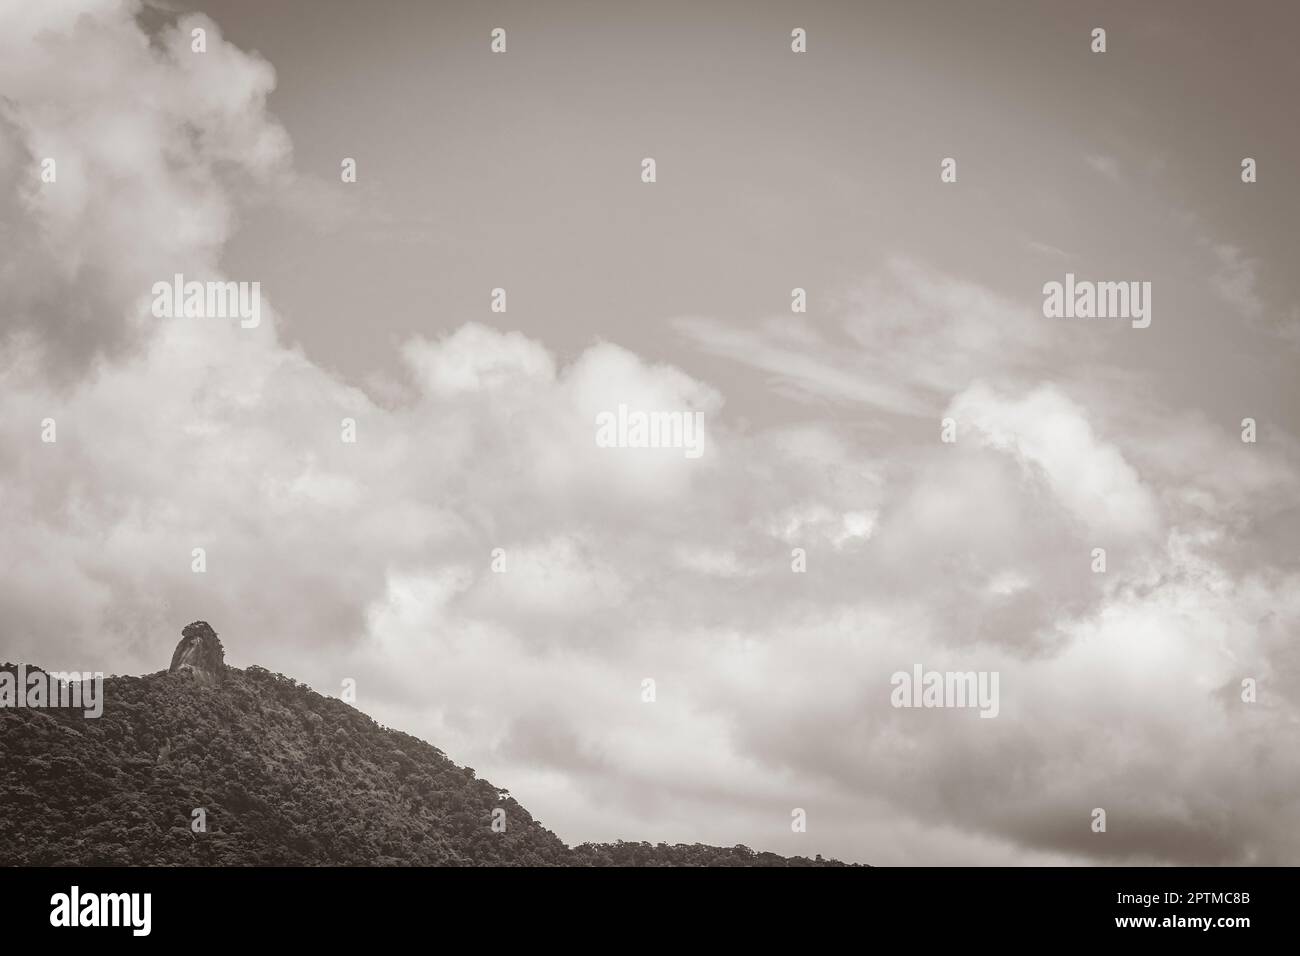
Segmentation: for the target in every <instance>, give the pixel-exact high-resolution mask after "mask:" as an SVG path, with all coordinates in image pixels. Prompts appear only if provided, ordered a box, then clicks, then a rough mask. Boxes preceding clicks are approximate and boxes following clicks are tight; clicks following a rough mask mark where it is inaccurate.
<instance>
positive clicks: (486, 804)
mask: <svg viewBox="0 0 1300 956" xmlns="http://www.w3.org/2000/svg"><path fill="white" fill-rule="evenodd" d="M26 669H27V671H28V672H29V673H30V672H33V671H36V670H38V669H37V668H35V667H33V666H31V665H28V666H27V668H26ZM17 670H18V665H14V664H5V665H3V666H0V671H9V672H10V673H13V674H15V675H16V674H17ZM11 686H12V682H11ZM103 697H104V707H103V713H102V715H101V716H99V717H96V718H88V717H87V716H86V715H85V713H84V710H83V709H80V708H66V707H65V708H49V707H45V708H40V707H31V706H24V707H15V706H0V864H3V865H15V864H18V865H63V864H68V865H91V864H123V865H150V864H152V865H159V864H163V865H165V864H176V865H209V864H211V865H268V864H279V865H484V864H487V865H523V866H536V865H553V866H563V865H626V866H699V865H728V866H736V865H749V866H754V865H757V866H792V865H793V866H800V865H804V866H806V865H814V866H815V865H830V864H827V863H824V862H823V861H821V860H820V859H818V860H815V861H814V860H808V859H805V858H802V857H794V858H784V857H780V856H777V855H775V854H771V853H755V852H754V851H752V850H749V849H748V848H746V847H733V848H730V849H726V848H719V847H710V846H702V845H691V846H686V845H677V846H667V845H664V844H660V845H658V846H651V845H650V844H647V843H624V842H619V843H615V844H583V845H581V846H578V847H575V848H572V849H571V848H569V847H567V846H566V845H565V844H564V843H563V842H562V841H561V840H560V839H559V838H558V837H557V836H556V835H555V834H554V833H552V832H551V831H550V830H548V829H546V828H545V827H544V826H542V825H541V824H540V823H539V822H537V821H536V820H534V819H533V817H532V816H531V815H530V814H529V813H528V811H527V810H525V809H524V808H523V807H522V806H521V805H520V804H519V803H518V802H516V801H515V800H514V799H512V798H511V797H510V796H508V795H507V794H506V792H505V791H503V790H499V789H498V788H497V787H495V786H493V785H492V784H490V783H488V782H487V781H486V780H482V779H479V778H478V777H477V776H475V773H474V771H473V769H471V768H468V767H459V766H457V765H456V764H454V763H453V762H452V761H451V760H450V759H449V758H448V757H447V756H446V755H445V754H444V753H443V752H442V751H441V750H439V749H438V748H436V747H433V746H431V745H429V744H427V743H425V742H424V741H422V740H418V739H416V738H415V737H412V736H410V735H408V734H404V733H402V732H400V731H397V730H391V729H388V728H386V727H382V726H380V725H379V724H377V723H376V722H375V721H374V720H372V719H371V718H369V717H367V716H366V715H365V714H363V713H361V712H360V711H358V710H357V709H355V708H354V707H352V706H350V705H348V704H346V703H344V702H343V701H340V700H336V699H334V698H330V697H325V696H322V695H321V694H318V693H316V692H315V691H313V690H311V689H310V688H309V687H307V686H306V685H305V684H300V683H298V682H296V681H294V680H292V679H290V678H288V677H284V676H281V675H279V674H272V673H270V672H269V671H267V670H265V669H263V668H260V667H249V668H247V669H244V670H241V669H238V668H233V667H229V666H227V665H226V664H225V663H224V654H223V651H222V648H221V644H220V641H219V640H218V639H217V636H216V634H215V633H214V632H213V631H212V630H211V628H210V627H208V625H206V624H205V623H203V622H195V623H194V624H191V625H189V626H188V627H187V628H186V629H185V631H184V637H183V638H182V640H181V643H180V645H179V646H178V647H177V649H176V653H175V654H174V655H173V658H172V665H171V668H170V669H169V670H167V671H161V672H158V673H155V674H149V675H146V676H144V677H110V678H107V679H105V681H104V690H103ZM494 811H503V813H501V812H498V813H494ZM494 818H495V819H496V820H497V827H496V828H494V827H493V821H494ZM200 824H201V826H200ZM502 824H504V825H502Z"/></svg>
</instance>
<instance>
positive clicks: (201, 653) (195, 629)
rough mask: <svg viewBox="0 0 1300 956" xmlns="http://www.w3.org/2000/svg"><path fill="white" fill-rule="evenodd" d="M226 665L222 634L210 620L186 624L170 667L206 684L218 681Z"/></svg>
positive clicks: (175, 672) (173, 670) (171, 671)
mask: <svg viewBox="0 0 1300 956" xmlns="http://www.w3.org/2000/svg"><path fill="white" fill-rule="evenodd" d="M225 669H226V651H225V648H223V647H222V646H221V638H219V637H217V632H216V631H214V630H213V629H212V625H211V624H209V623H208V622H207V621H195V622H194V623H193V624H187V625H185V627H184V629H183V630H182V631H181V641H180V643H179V644H177V645H176V650H175V651H173V652H172V663H171V666H170V667H169V668H167V670H168V672H169V673H172V674H185V675H187V676H188V677H191V678H193V679H194V680H196V681H198V682H200V683H204V684H215V683H218V682H219V681H220V680H221V678H222V676H223V674H224V673H225Z"/></svg>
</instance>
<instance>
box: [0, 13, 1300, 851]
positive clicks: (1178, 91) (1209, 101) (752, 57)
mask: <svg viewBox="0 0 1300 956" xmlns="http://www.w3.org/2000/svg"><path fill="white" fill-rule="evenodd" d="M1295 26H1296V14H1295V13H1294V12H1293V11H1290V10H1289V9H1288V8H1286V7H1285V6H1283V5H1280V4H1276V3H1265V2H1257V3H1251V2H1246V3H1238V4H1233V5H1225V4H1217V3H1214V4H1212V3H1196V2H1179V3H1176V4H1175V3H1172V2H1151V3H1144V4H1141V5H1133V4H1128V3H1078V4H1069V5H1065V4H1041V3H1028V2H1020V3H1008V2H981V3H969V4H956V3H930V2H913V3H879V4H870V3H848V2H845V3H836V2H810V3H800V4H793V3H762V2H757V3H756V2H745V3H740V2H735V3H731V2H712V3H708V4H699V3H682V2H661V3H656V4H639V3H638V4H634V3H596V2H580V0H564V2H558V0H557V2H529V3H506V2H495V3H473V4H471V3H448V2H431V3H427V4H410V3H399V2H374V3H367V4H355V3H345V2H335V0H313V2H311V3H306V2H296V0H278V2H276V3H265V2H236V0H211V2H200V3H188V2H185V3H169V4H160V3H147V4H145V3H141V2H136V0H66V2H65V0H59V2H50V3H44V4H29V3H18V2H16V0H0V249H2V250H3V253H0V526H2V527H3V528H4V538H3V540H4V543H3V545H2V546H0V560H2V561H3V572H4V573H3V574H0V609H3V614H0V622H2V623H0V658H9V659H11V660H24V661H30V662H33V663H38V664H41V665H42V666H45V667H49V668H52V669H66V670H93V669H102V670H104V671H105V672H107V673H143V672H150V671H155V670H158V669H159V668H161V667H164V666H165V665H166V663H167V661H168V660H169V659H170V654H171V651H172V648H173V647H174V645H175V643H176V641H177V640H178V639H179V635H180V629H181V627H183V626H184V625H185V624H187V623H189V622H190V621H192V620H196V619H203V620H207V621H209V622H211V623H212V625H213V626H214V628H215V629H216V630H217V631H218V632H219V634H220V635H221V637H222V640H223V642H224V644H225V647H226V652H227V660H228V661H229V662H230V663H232V664H235V665H237V666H247V665H249V664H253V663H257V664H260V665H263V666H266V667H268V668H270V669H272V670H276V671H281V672H283V673H286V674H289V675H291V676H293V677H295V678H297V679H299V680H303V681H306V682H308V683H310V684H311V685H312V686H313V687H315V688H316V689H317V690H319V691H321V692H322V693H329V694H338V693H339V692H340V688H341V687H342V686H343V682H344V681H346V680H352V681H355V682H356V689H357V706H358V707H360V708H361V709H362V710H364V711H365V712H367V713H369V714H371V715H372V716H374V717H375V718H376V719H377V720H379V721H381V722H382V723H384V724H386V725H388V726H392V727H396V728H398V729H401V730H404V731H406V732H409V733H412V734H416V735H418V736H420V737H422V738H424V739H427V740H429V741H430V742H432V743H434V744H435V745H437V746H439V747H441V748H442V749H443V750H445V751H446V752H447V753H448V755H449V756H451V757H452V758H453V759H454V760H456V761H457V762H458V763H461V764H467V765H470V766H473V767H474V768H475V769H476V770H477V771H478V773H479V774H480V775H482V776H484V777H486V778H488V779H490V780H492V781H493V782H494V783H496V784H498V785H500V786H505V787H508V788H509V789H510V790H511V792H512V794H513V795H514V796H515V797H516V798H517V799H518V800H519V801H520V802H521V803H522V804H523V805H525V806H527V807H528V808H529V810H530V811H531V812H532V813H533V814H534V815H535V816H536V817H537V818H538V819H540V820H541V821H542V822H543V823H545V824H546V825H547V826H549V827H551V828H552V829H554V830H555V831H556V832H557V833H558V834H559V835H560V836H561V837H562V838H563V839H565V840H566V841H568V842H570V843H576V842H581V841H583V840H612V839H618V838H622V839H630V840H641V839H644V840H651V841H660V840H663V841H667V842H692V841H700V842H707V843H713V844H722V845H731V844H734V843H737V842H743V843H745V844H746V845H748V846H751V847H755V848H758V849H770V850H774V851H776V852H781V853H800V854H805V855H813V854H816V853H821V854H824V855H826V856H834V857H837V858H840V859H845V860H852V861H857V862H867V863H875V864H887V865H888V864H892V865H909V864H945V865H947V864H981V865H999V864H1017V865H1019V864H1067V863H1084V864H1100V863H1123V864H1130V863H1184V864H1228V863H1246V864H1248V863H1262V864H1276V863H1295V862H1297V860H1298V859H1300V836H1297V834H1300V826H1297V824H1300V803H1298V801H1300V797H1298V796H1297V794H1298V793H1300V789H1298V787H1297V784H1300V757H1298V756H1297V753H1298V751H1297V748H1296V747H1295V739H1296V738H1295V735H1296V733H1297V729H1298V727H1300V691H1297V687H1300V681H1298V680H1297V678H1298V677H1300V673H1298V671H1300V658H1298V655H1297V652H1296V650H1295V646H1296V644H1295V641H1296V637H1297V625H1298V624H1300V587H1297V584H1300V579H1298V578H1300V575H1298V572H1300V567H1298V565H1300V562H1298V561H1297V558H1298V555H1297V549H1296V547H1295V541H1296V532H1297V530H1300V509H1298V508H1297V505H1298V494H1297V492H1298V488H1300V485H1298V484H1297V468H1300V448H1298V446H1297V434H1298V432H1300V420H1298V413H1300V403H1298V402H1297V385H1296V381H1297V376H1296V371H1297V368H1298V367H1300V289H1297V282H1298V281H1300V280H1298V279H1297V277H1296V273H1295V269H1294V264H1295V262H1296V261H1297V253H1298V252H1300V250H1298V249H1297V240H1296V235H1297V231H1296V228H1295V224H1296V222H1297V221H1298V220H1300V190H1297V188H1296V186H1295V180H1296V173H1297V165H1298V160H1297V157H1300V127H1297V124H1296V123H1295V121H1294V120H1295V106H1294V102H1293V100H1294V97H1293V95H1292V91H1294V90H1295V89H1297V88H1300V61H1297V60H1296V58H1295V57H1294V55H1293V53H1292V51H1291V49H1290V42H1289V38H1290V36H1291V35H1292V34H1293V33H1294V29H1295ZM497 27H500V28H502V29H504V30H505V31H506V35H507V49H506V52H504V53H493V52H492V50H491V48H490V41H491V31H492V30H493V29H494V28H497ZM1096 27H1101V28H1104V29H1105V30H1106V43H1107V48H1106V50H1105V52H1104V53H1103V52H1093V50H1092V49H1091V47H1092V44H1093V40H1092V31H1093V29H1094V28H1096ZM196 28H200V29H203V30H205V31H206V39H207V46H206V50H205V51H203V52H201V53H200V52H196V51H195V50H194V49H193V46H192V31H193V30H194V29H196ZM795 28H802V29H804V30H806V33H807V50H806V52H803V53H795V52H793V51H792V49H791V31H792V30H793V29H795ZM646 157H653V158H654V159H655V162H656V181H655V182H653V183H646V182H643V181H642V176H641V171H642V160H643V159H644V158H646ZM1246 157H1250V158H1253V159H1254V160H1255V162H1256V168H1257V180H1256V181H1255V182H1250V183H1247V182H1243V180H1242V166H1241V164H1242V160H1243V158H1246ZM344 158H351V159H354V160H355V161H356V169H357V176H356V181H355V182H344V181H343V179H342V177H341V175H340V170H341V163H342V161H343V160H344ZM945 158H953V159H955V161H956V181H955V182H944V181H943V180H942V178H941V175H940V173H941V165H940V164H941V162H942V161H943V160H944V159H945ZM46 159H54V160H55V162H56V164H57V166H56V168H57V178H56V179H55V180H54V181H53V182H49V181H46V180H45V179H44V178H43V176H42V169H43V165H42V164H43V161H44V160H46ZM176 273H183V274H184V275H185V276H186V277H187V278H194V279H200V280H208V279H213V280H216V279H227V280H232V281H248V282H252V281H256V282H259V283H260V289H261V295H262V321H261V323H260V324H259V325H258V326H257V327H256V328H241V326H240V324H239V323H238V322H237V321H236V322H232V321H230V320H225V319H193V318H191V319H175V318H158V317H156V316H155V315H153V314H152V311H151V308H150V300H151V289H152V286H153V284H154V283H155V282H158V281H170V280H171V278H172V276H173V275H174V274H176ZM1067 273H1071V274H1074V275H1076V276H1077V277H1078V278H1079V279H1081V280H1095V281H1124V282H1128V281H1136V282H1149V283H1150V284H1151V285H1150V288H1151V298H1150V304H1151V323H1150V325H1149V327H1147V328H1135V327H1133V325H1132V324H1131V323H1130V322H1129V321H1127V320H1125V319H1119V320H1115V319H1091V320H1090V319H1063V318H1052V317H1048V316H1046V315H1044V312H1043V299H1044V293H1043V288H1044V284H1045V283H1049V282H1052V281H1064V278H1065V276H1066V274H1067ZM495 288H504V289H505V290H506V291H507V294H508V307H507V310H506V311H505V312H503V313H502V312H493V311H492V309H491V300H492V290H493V289H495ZM794 288H802V289H804V290H806V293H807V311H806V312H804V313H794V312H792V310H791V290H792V289H794ZM620 404H623V405H627V406H629V407H630V408H633V409H647V410H660V411H675V410H689V411H691V412H692V413H694V412H698V413H700V414H701V415H702V416H703V421H704V422H705V443H704V453H703V454H702V455H701V456H700V457H699V458H689V457H687V456H685V455H683V454H682V452H681V450H680V449H640V448H614V449H611V448H601V447H599V446H598V444H597V442H596V441H594V440H593V421H594V420H595V418H596V416H597V415H599V414H600V413H601V412H603V411H609V410H612V409H616V408H617V407H618V406H619V405H620ZM345 418H346V419H351V420H353V421H354V422H355V433H356V441H355V442H354V443H353V442H345V441H343V440H341V437H340V436H341V422H342V420H343V419H345ZM1246 418H1250V419H1253V420H1254V422H1255V429H1256V434H1255V439H1256V440H1255V441H1253V442H1246V441H1243V440H1242V431H1243V424H1242V422H1243V419H1246ZM50 419H52V420H53V421H54V423H55V425H56V430H57V439H56V440H54V441H49V440H46V436H47V432H48V429H47V427H46V425H45V422H46V421H47V420H50ZM945 419H948V420H951V422H952V423H953V427H954V429H955V439H956V440H955V441H951V442H948V441H944V440H943V437H942V436H943V422H944V421H945ZM194 548H203V549H204V552H205V557H206V569H205V570H204V571H203V573H195V571H194V570H193V557H192V554H193V549H194ZM1096 548H1104V549H1105V552H1106V569H1105V571H1104V572H1097V571H1095V570H1094V568H1095V566H1096V565H1095V557H1094V549H1096ZM495 549H501V550H500V551H499V552H496V553H497V554H499V555H500V556H501V557H502V559H503V560H500V561H496V562H495V563H496V570H494V558H493V555H494V552H495ZM795 549H801V553H802V554H803V557H804V561H805V567H806V570H803V571H795V570H794V566H795V565H796V564H797V563H798V562H797V560H796V558H795V554H794V552H795ZM502 568H504V570H501V569H502ZM917 665H920V666H922V667H923V668H925V669H927V670H937V671H963V672H964V671H978V672H988V673H997V674H998V675H999V677H1000V682H999V687H1000V708H999V712H998V715H997V717H996V718H995V719H988V720H986V719H981V718H980V717H979V715H978V713H976V712H974V711H972V710H969V709H968V710H961V709H952V708H948V709H944V708H939V709H924V708H920V709H918V708H898V707H895V706H893V704H892V703H891V690H892V687H891V675H893V674H895V673H896V672H898V671H905V672H910V671H911V670H912V668H913V667H914V666H917ZM647 679H650V680H653V681H654V688H655V699H654V700H653V702H647V701H646V700H645V699H644V691H643V682H644V681H645V680H647ZM1244 680H1250V681H1254V682H1255V685H1256V693H1257V696H1256V698H1255V699H1254V700H1251V701H1246V700H1243V689H1242V686H1243V685H1242V682H1243V681H1244ZM796 808H797V809H802V810H804V811H805V813H806V816H807V829H806V832H796V831H795V830H793V829H792V826H791V819H792V816H791V815H792V811H793V810H795V809H796ZM1098 808H1102V809H1105V811H1106V820H1107V827H1106V830H1105V832H1096V831H1095V830H1094V828H1093V823H1094V810H1096V809H1098Z"/></svg>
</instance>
